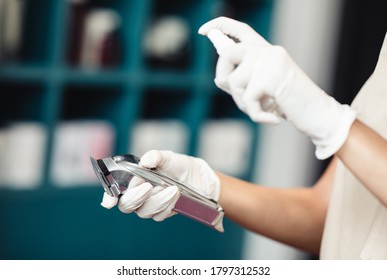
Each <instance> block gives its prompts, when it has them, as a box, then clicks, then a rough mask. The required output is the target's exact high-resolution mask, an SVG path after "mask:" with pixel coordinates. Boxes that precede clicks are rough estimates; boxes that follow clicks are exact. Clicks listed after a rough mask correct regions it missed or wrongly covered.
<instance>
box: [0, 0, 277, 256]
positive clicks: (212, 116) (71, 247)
mask: <svg viewBox="0 0 387 280" xmlns="http://www.w3.org/2000/svg"><path fill="white" fill-rule="evenodd" d="M272 5H273V4H272V2H271V1H231V0H230V1H211V0H196V1H193V0H192V1H175V0H167V1H162V0H153V1H152V0H116V1H107V0H95V1H94V0H91V1H89V2H88V4H87V6H86V8H85V9H86V10H87V9H93V8H96V7H98V8H100V7H104V8H108V9H112V10H114V11H115V12H116V13H117V14H118V15H119V16H120V20H121V22H120V27H119V29H118V33H117V36H118V37H117V38H119V41H118V42H119V44H120V57H119V60H118V61H117V63H116V64H114V65H113V66H111V67H108V68H106V69H100V70H87V69H83V68H80V67H78V66H77V64H76V63H75V64H74V63H72V62H71V58H69V57H70V54H69V48H71V44H72V43H74V42H72V41H71V40H72V39H71V38H73V37H72V36H73V34H71V28H72V27H71V26H72V25H71V24H72V21H71V7H70V1H64V0H56V1H49V0H39V1H35V0H34V1H32V0H25V1H24V6H25V9H24V14H23V17H24V20H23V28H22V47H21V49H20V51H19V55H18V57H17V59H14V60H5V61H0V104H1V106H2V109H1V110H0V121H1V122H0V125H1V128H6V127H7V126H8V125H10V124H12V123H16V122H30V121H33V122H37V123H39V124H41V125H42V126H43V127H44V128H45V129H46V131H47V142H46V145H45V156H44V168H43V169H44V170H43V175H44V176H43V180H42V183H41V184H39V186H37V187H35V188H32V189H24V190H16V189H15V188H13V187H12V186H8V185H2V186H1V187H0V259H239V258H241V253H242V252H241V250H242V247H243V234H244V229H242V228H241V227H240V226H238V225H236V224H234V223H233V222H231V221H229V220H227V219H226V220H225V233H223V234H221V233H218V232H215V231H213V230H211V229H210V228H207V227H205V226H203V225H201V224H199V223H196V222H193V221H191V220H189V219H187V218H184V217H181V216H178V215H177V216H174V217H172V218H170V219H168V220H166V221H164V222H162V223H157V222H154V221H153V220H143V219H140V218H138V217H137V216H136V215H125V214H123V213H121V212H120V211H119V210H118V209H112V210H106V209H104V208H102V207H101V206H100V205H99V203H100V201H101V198H102V194H103V190H102V187H101V186H99V185H98V184H94V185H92V186H89V185H88V186H83V185H79V186H72V187H71V188H60V187H58V186H57V185H56V184H55V183H54V182H53V181H52V179H51V177H50V166H51V165H52V162H51V161H52V153H53V147H54V144H55V143H54V141H55V137H54V131H55V129H56V127H57V126H58V125H59V124H60V123H62V122H65V121H82V120H96V119H97V120H103V121H106V122H108V123H110V124H111V125H112V127H113V128H114V130H115V133H116V135H115V142H114V153H117V154H118V153H127V152H129V150H130V147H131V133H132V128H133V126H134V125H135V123H136V122H137V121H139V120H147V119H157V120H162V119H176V120H180V121H182V122H183V123H184V124H186V126H187V127H188V129H189V132H190V134H189V135H190V136H189V138H188V141H189V143H187V147H188V148H187V153H188V154H191V155H197V152H198V139H199V133H200V129H201V127H202V126H203V124H204V123H205V122H206V121H207V120H219V119H230V118H231V119H238V120H241V121H243V122H246V124H247V125H248V126H249V127H250V128H251V132H252V135H253V142H252V145H251V147H249V149H250V156H249V158H247V159H246V160H248V161H249V165H248V166H249V168H247V169H246V170H245V172H243V174H240V177H241V178H243V179H246V180H249V179H251V178H252V172H253V170H254V165H255V157H254V155H255V154H256V150H255V149H256V143H257V141H259V127H258V126H257V125H255V124H253V123H251V122H250V121H249V119H248V118H247V117H246V116H245V115H244V114H242V113H241V112H240V111H239V110H238V108H237V107H236V106H235V105H234V103H233V101H232V99H231V98H230V96H228V95H227V94H224V93H222V92H220V91H219V90H218V89H217V88H216V87H215V86H214V84H213V77H214V71H215V63H216V53H215V51H214V49H213V48H212V46H211V44H210V43H209V41H208V40H207V39H206V38H204V37H202V36H200V35H198V34H197V30H198V28H199V26H200V25H201V24H203V23H204V22H206V21H207V20H209V19H211V18H214V17H216V16H219V15H230V16H232V17H234V18H237V19H240V20H243V21H246V22H248V23H249V24H251V25H253V26H254V27H255V28H256V29H257V30H258V31H260V32H261V34H262V35H263V36H265V37H268V36H269V34H268V30H269V25H270V15H271V10H272ZM164 15H175V16H179V17H180V18H182V19H184V20H185V22H186V23H188V25H187V26H188V31H189V33H188V34H189V36H188V37H189V39H188V43H187V45H186V46H185V48H186V49H185V51H184V52H183V54H182V56H181V57H179V58H178V59H176V60H175V61H173V62H171V63H168V62H165V61H164V62H161V63H160V61H155V60H152V59H150V58H149V57H147V55H146V54H145V51H144V48H143V41H144V34H145V33H146V30H147V28H148V27H149V26H150V24H151V23H152V22H154V20H155V19H157V18H159V17H161V16H164ZM230 149H232V147H230ZM21 160H22V159H21Z"/></svg>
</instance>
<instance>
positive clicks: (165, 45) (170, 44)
mask: <svg viewBox="0 0 387 280" xmlns="http://www.w3.org/2000/svg"><path fill="white" fill-rule="evenodd" d="M143 47H144V51H145V55H146V61H147V63H148V65H149V66H150V67H151V68H177V69H181V68H186V67H187V66H188V64H189V62H190V61H189V57H190V48H191V43H190V29H189V24H188V23H187V21H186V20H185V19H184V18H182V17H179V16H172V15H165V16H161V17H159V18H156V19H155V20H154V21H153V22H152V23H151V24H150V25H149V27H148V28H147V31H146V34H145V36H144V41H143Z"/></svg>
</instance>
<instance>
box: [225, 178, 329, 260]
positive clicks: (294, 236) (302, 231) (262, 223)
mask: <svg viewBox="0 0 387 280" xmlns="http://www.w3.org/2000/svg"><path fill="white" fill-rule="evenodd" d="M219 176H220V178H221V184H222V191H221V197H220V202H221V204H222V206H223V208H224V210H225V213H226V216H227V217H228V218H230V219H232V220H233V221H235V222H237V223H239V224H240V225H242V226H244V227H245V228H247V229H249V230H251V231H253V232H256V233H259V234H262V235H264V236H267V237H269V238H271V239H274V240H277V241H280V242H283V243H285V244H288V245H291V246H294V247H297V248H300V249H302V250H305V251H309V252H312V253H315V254H318V252H319V248H320V243H321V236H322V231H323V225H324V220H325V214H326V203H325V202H326V201H325V200H324V199H322V200H319V199H316V190H314V189H307V188H297V189H278V188H269V187H263V186H257V185H253V184H251V183H248V182H245V181H241V180H238V179H235V178H232V177H228V176H225V175H222V174H219Z"/></svg>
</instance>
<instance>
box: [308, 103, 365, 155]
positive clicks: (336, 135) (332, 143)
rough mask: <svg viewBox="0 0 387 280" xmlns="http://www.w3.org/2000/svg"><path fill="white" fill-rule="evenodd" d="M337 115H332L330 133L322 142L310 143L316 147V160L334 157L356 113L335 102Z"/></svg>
mask: <svg viewBox="0 0 387 280" xmlns="http://www.w3.org/2000/svg"><path fill="white" fill-rule="evenodd" d="M336 103H337V104H335V107H338V108H337V112H338V114H333V116H332V117H331V121H327V123H328V125H329V124H330V125H331V131H329V132H328V133H327V134H326V137H325V139H324V141H321V140H320V141H314V140H313V139H312V142H313V143H314V144H315V145H316V151H315V155H316V157H317V158H318V159H320V160H324V159H327V158H329V157H331V156H332V155H334V154H335V153H336V152H337V151H338V150H339V149H340V148H341V146H342V145H343V144H344V142H345V141H346V139H347V137H348V134H349V131H350V129H351V126H352V124H353V122H354V121H355V119H356V117H357V115H358V113H357V112H356V111H354V110H353V109H352V108H351V107H350V106H348V105H341V104H339V103H338V102H336Z"/></svg>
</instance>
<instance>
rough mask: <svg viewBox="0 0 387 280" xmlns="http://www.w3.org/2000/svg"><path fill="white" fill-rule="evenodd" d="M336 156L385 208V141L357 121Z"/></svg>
mask: <svg viewBox="0 0 387 280" xmlns="http://www.w3.org/2000/svg"><path fill="white" fill-rule="evenodd" d="M337 156H338V157H339V158H340V159H341V160H342V161H343V163H344V164H345V165H346V166H347V168H348V169H350V170H351V172H352V173H353V174H354V175H355V176H356V177H357V178H358V179H359V180H360V181H361V182H362V183H363V184H364V185H365V186H366V187H367V188H368V189H369V190H370V191H371V192H372V193H373V194H374V195H375V196H376V197H377V198H378V199H379V200H380V201H381V202H382V203H383V204H384V205H385V206H387V141H386V140H385V139H383V138H382V137H381V136H380V135H378V134H377V133H376V132H375V131H373V130H372V129H370V128H369V127H368V126H366V125H364V124H363V123H362V122H360V121H358V120H357V121H355V122H354V124H353V125H352V127H351V130H350V133H349V136H348V138H347V140H346V142H345V143H344V145H343V146H342V147H341V149H340V150H339V151H338V152H337Z"/></svg>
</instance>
